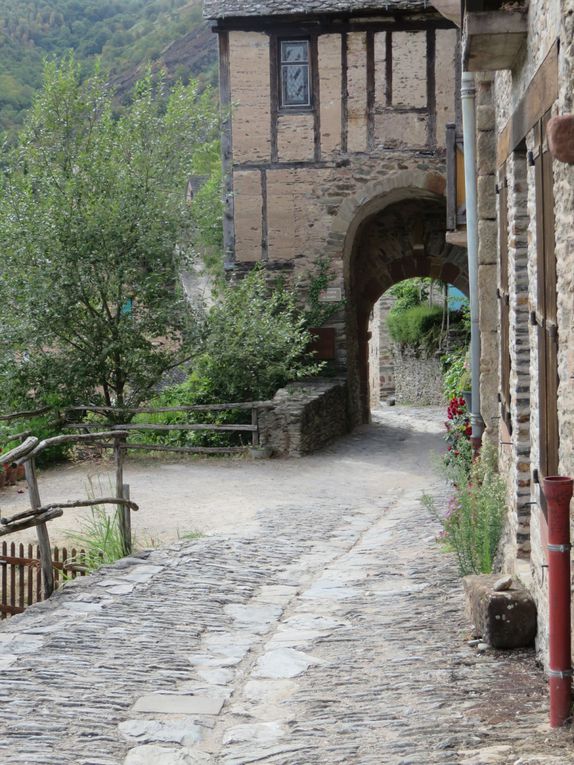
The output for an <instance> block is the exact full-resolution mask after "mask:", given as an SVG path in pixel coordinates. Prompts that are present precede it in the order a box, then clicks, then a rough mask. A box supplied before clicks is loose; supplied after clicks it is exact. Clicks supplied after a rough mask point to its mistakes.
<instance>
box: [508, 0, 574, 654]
mask: <svg viewBox="0 0 574 765" xmlns="http://www.w3.org/2000/svg"><path fill="white" fill-rule="evenodd" d="M573 11H574V2H573V0H536V2H531V3H530V4H529V6H528V37H527V42H526V45H525V46H524V47H523V51H522V57H521V59H520V60H519V61H518V62H517V65H516V67H515V68H514V69H513V71H512V72H501V73H498V74H497V75H496V97H495V103H496V127H497V130H498V132H500V131H502V130H503V128H504V127H505V125H506V123H507V120H508V119H509V117H510V116H511V115H512V114H513V112H514V110H515V109H516V108H517V105H518V103H519V101H520V99H521V98H522V97H523V96H524V95H525V92H526V89H527V87H528V84H529V82H530V80H531V78H532V76H533V74H534V73H535V72H536V70H537V69H538V67H539V66H540V65H541V63H542V62H543V61H544V59H545V57H546V55H547V54H548V52H549V50H550V48H551V47H552V45H553V44H554V42H555V40H556V38H557V37H558V36H560V41H561V46H560V53H559V83H560V93H559V98H558V101H557V103H556V104H555V106H554V107H553V110H552V111H553V113H554V114H556V113H568V112H571V111H572V106H573V104H572V87H573V84H572V83H573V82H574V80H573V59H574V52H573V51H574V49H573V46H572V34H573V31H574V29H573V27H574V22H573V18H572V13H573ZM535 143H536V142H535V136H534V131H533V130H530V132H529V133H528V134H527V135H526V150H527V151H534V150H535V149H537V146H536V145H535ZM514 159H515V158H514ZM514 159H512V158H511V160H510V161H509V166H513V165H514V167H515V168H516V164H515V163H514ZM553 170H554V197H555V211H554V212H555V243H556V261H557V293H558V337H559V351H558V367H559V379H560V382H559V389H558V417H559V431H560V470H561V472H564V473H570V474H571V473H572V471H573V470H574V459H573V457H572V451H573V447H574V443H573V427H574V395H573V392H572V385H571V377H572V375H573V374H574V353H573V352H572V348H573V347H574V333H573V327H572V294H573V292H572V287H573V285H572V273H573V272H574V247H573V245H574V236H573V233H572V215H573V210H574V174H573V172H572V170H573V168H572V167H569V166H566V165H562V164H561V163H559V162H554V166H553ZM526 180H527V186H528V191H527V217H526V216H524V215H523V214H521V216H520V218H521V222H520V225H521V226H522V225H524V224H525V223H527V224H528V234H527V239H526V241H525V239H524V236H523V234H522V233H521V232H517V233H518V235H519V237H520V238H521V240H522V244H526V245H527V268H528V305H527V306H526V305H524V303H522V308H521V310H522V319H521V322H520V332H522V336H524V329H523V325H524V318H525V312H526V310H530V311H531V310H535V308H536V305H537V294H536V291H537V255H536V253H537V232H536V194H535V172H534V167H532V166H528V167H527V169H526ZM516 201H517V203H518V202H519V201H520V203H521V204H522V213H524V212H525V204H524V200H519V199H518V198H517V200H516ZM511 233H512V232H511ZM525 254H526V253H525ZM521 257H522V256H521ZM512 297H513V298H514V299H515V300H516V301H517V302H518V300H519V299H522V300H524V297H522V298H520V295H519V294H518V293H517V294H515V295H513V296H512ZM511 328H512V333H511V334H512V335H515V337H511V347H513V353H514V356H513V359H514V357H515V356H516V354H517V352H518V343H519V341H520V336H519V335H517V334H516V330H517V326H516V325H515V326H514V327H512V325H511ZM528 332H529V375H528V378H529V379H528V387H529V399H528V403H529V433H528V436H529V441H528V443H529V446H530V467H531V469H532V468H533V467H536V466H537V465H538V464H539V455H540V437H541V436H540V432H539V387H538V376H539V372H538V337H537V329H536V327H534V326H531V325H530V326H529V329H528ZM513 344H514V345H513ZM520 359H521V360H519V359H518V358H516V363H518V364H523V363H524V362H525V359H526V352H525V351H522V353H521V354H520ZM521 369H523V367H521ZM523 382H524V385H522V386H521V385H519V384H518V381H517V379H516V378H513V380H512V387H513V390H512V391H511V394H512V393H514V394H516V393H517V392H518V393H519V392H520V389H521V388H522V391H523V404H524V405H525V404H526V401H527V398H526V390H525V388H526V381H525V379H524V375H523ZM517 385H518V387H517ZM523 409H524V406H523ZM515 414H517V413H513V417H514V416H515ZM523 415H524V411H523ZM522 425H524V427H522ZM522 425H520V430H521V431H522V434H523V435H522V439H521V441H522V444H523V446H524V451H523V455H522V456H524V454H525V453H526V444H527V441H526V438H527V433H526V428H525V426H526V422H522ZM519 442H520V440H519V439H517V440H516V443H514V442H513V446H512V449H513V450H514V449H515V451H514V453H513V454H512V455H511V457H510V458H509V460H510V461H512V463H513V467H514V470H515V471H516V476H518V472H519V471H521V469H522V480H523V481H525V480H526V465H525V464H524V465H522V467H521V466H520V459H521V455H520V454H519V450H518V445H519ZM524 488H526V486H525V485H524ZM530 494H531V496H530V501H536V504H534V505H531V513H530V545H531V555H530V576H529V578H528V584H529V586H530V588H531V591H532V594H533V595H534V598H535V600H536V603H537V607H538V635H537V647H538V650H539V653H540V655H541V658H542V660H543V661H544V662H545V663H546V662H547V658H548V657H547V648H548V617H547V615H548V590H547V575H546V572H547V569H546V568H545V566H546V563H547V561H546V549H545V544H546V542H545V528H544V526H545V520H544V517H543V514H542V510H541V508H540V505H539V498H540V487H539V486H538V485H532V486H531V488H530ZM527 499H528V497H527V494H526V492H524V494H523V495H522V497H519V501H520V502H522V503H523V504H525V502H526V501H527ZM520 514H522V520H523V521H526V510H525V509H523V511H522V513H521V511H520V508H519V515H518V516H517V518H516V521H517V523H519V522H520V520H521V518H520ZM517 530H518V531H519V529H517Z"/></svg>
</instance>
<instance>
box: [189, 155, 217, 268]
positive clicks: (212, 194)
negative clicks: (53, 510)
mask: <svg viewBox="0 0 574 765" xmlns="http://www.w3.org/2000/svg"><path fill="white" fill-rule="evenodd" d="M216 149H217V153H218V157H217V161H215V162H214V163H213V166H212V167H211V168H210V169H209V177H208V179H207V181H206V182H205V183H204V184H203V185H202V186H201V188H200V189H199V191H198V192H197V193H196V194H195V195H194V197H193V202H192V204H191V224H192V247H193V251H194V253H195V254H196V255H197V256H198V257H199V258H200V259H201V261H202V262H203V264H204V266H205V267H206V269H207V271H208V273H209V274H210V275H211V276H212V277H213V278H214V279H215V280H216V281H217V282H221V280H222V279H223V278H224V274H223V195H222V168H221V162H220V161H219V143H217V146H216Z"/></svg>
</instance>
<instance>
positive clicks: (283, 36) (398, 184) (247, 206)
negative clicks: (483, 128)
mask: <svg viewBox="0 0 574 765" xmlns="http://www.w3.org/2000/svg"><path fill="white" fill-rule="evenodd" d="M204 7H205V14H206V16H207V17H209V18H210V19H212V20H213V25H214V30H215V31H216V32H217V34H218V37H219V48H220V85H221V97H222V101H223V104H224V106H225V108H226V109H227V110H228V117H227V121H226V125H225V134H224V139H223V157H224V172H225V179H226V215H225V250H226V266H227V268H228V269H229V271H231V272H235V273H236V274H241V273H242V272H244V271H245V270H246V269H249V268H252V267H253V266H254V265H255V264H258V263H262V264H264V265H265V267H266V268H267V269H268V270H269V272H271V273H281V274H284V275H292V276H293V277H294V278H295V279H297V280H298V281H299V282H301V283H303V284H304V283H305V280H306V279H308V278H309V277H310V275H312V273H313V270H314V268H315V267H316V264H317V263H318V262H319V261H321V260H323V259H326V260H327V261H328V262H329V264H330V267H331V273H332V274H333V279H332V285H331V287H332V289H334V290H335V291H339V292H340V294H341V296H343V297H344V299H345V310H344V312H342V314H341V315H340V316H339V317H336V318H335V319H334V320H333V322H332V324H333V326H334V327H335V328H336V332H337V342H336V364H337V365H338V366H339V368H340V369H341V371H342V372H344V373H345V374H346V375H347V381H348V391H349V415H350V422H351V423H358V422H360V421H364V420H366V419H368V416H369V349H368V338H369V328H368V325H369V317H370V315H371V312H372V309H373V306H374V305H375V304H376V302H377V300H378V299H379V298H380V296H381V295H382V294H383V293H384V292H385V291H386V290H387V289H388V288H389V287H390V286H392V284H394V283H396V282H398V281H401V280H402V279H404V278H408V277H412V276H433V277H436V278H440V279H443V280H445V281H448V282H450V283H452V284H454V285H456V286H458V287H459V288H461V289H462V290H463V291H466V290H467V281H468V280H467V266H466V251H465V250H464V249H463V248H461V247H457V246H454V245H451V244H447V243H446V241H445V228H446V225H445V221H446V216H445V133H446V124H447V123H448V122H451V123H453V122H457V123H459V122H460V120H459V118H458V117H459V108H458V105H457V104H458V101H457V96H456V94H457V93H458V90H459V88H458V85H457V82H458V79H459V65H458V62H459V59H460V53H459V32H458V30H457V28H456V26H455V25H454V24H453V23H452V21H450V20H448V19H446V18H445V17H444V16H442V15H441V14H440V13H438V11H436V10H435V9H434V8H432V7H431V6H429V5H428V4H427V3H426V2H425V0H389V2H386V3H384V4H382V3H379V2H376V0H353V1H351V0H310V1H309V2H305V3H292V2H289V3H288V2H285V1H284V0H264V1H263V2H250V1H249V0H247V1H245V0H241V1H240V0H205V3H204Z"/></svg>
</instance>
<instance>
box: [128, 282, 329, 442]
mask: <svg viewBox="0 0 574 765" xmlns="http://www.w3.org/2000/svg"><path fill="white" fill-rule="evenodd" d="M219 298H220V299H219V302H218V303H217V304H216V305H215V306H214V307H213V308H212V309H211V311H210V314H209V316H208V320H207V337H206V342H205V348H204V352H203V354H202V355H200V356H199V357H198V358H197V359H195V360H194V361H193V368H192V370H191V371H190V373H189V375H188V377H187V379H186V380H185V381H184V382H182V383H180V384H178V385H175V386H172V387H170V388H167V389H165V390H164V391H162V392H161V393H160V394H158V395H157V396H155V397H154V398H153V399H152V400H151V401H150V402H149V404H150V406H192V405H195V404H209V403H226V402H230V403H233V402H243V401H259V400H265V399H268V398H271V397H272V396H273V395H274V394H275V392H276V391H277V389H278V388H281V387H283V386H284V385H286V384H287V383H288V382H291V381H293V380H297V379H300V378H302V377H307V376H311V375H314V374H317V373H318V372H319V371H320V370H321V369H322V365H321V364H318V363H317V362H315V361H314V360H313V358H312V356H310V355H309V354H308V352H307V347H308V344H309V340H310V335H309V333H308V331H307V329H306V313H305V310H304V309H303V308H301V307H300V306H299V305H298V303H297V300H296V295H295V292H293V291H290V290H288V289H286V288H285V287H283V286H276V287H275V288H274V289H270V288H269V286H268V285H267V283H266V281H265V273H264V271H263V270H262V269H255V270H254V271H252V272H251V273H250V274H249V275H248V276H246V277H245V278H244V279H243V280H242V281H240V282H239V283H237V284H231V285H226V286H224V287H223V289H222V292H221V294H220V296H219ZM134 421H135V422H157V423H172V424H175V423H194V422H209V423H217V424H223V423H226V422H234V423H248V422H250V412H249V411H245V410H227V411H224V412H213V413H212V412H200V413H197V412H168V413H161V414H157V415H141V416H137V417H136V418H135V419H134ZM249 440H250V434H249V433H243V434H242V433H226V432H223V433H221V432H203V431H200V432H198V431H171V432H169V433H167V434H164V433H162V434H160V433H153V432H147V433H144V434H141V435H140V436H139V442H140V443H149V444H152V443H153V444H158V443H159V444H166V445H170V446H239V445H243V444H245V443H248V442H249Z"/></svg>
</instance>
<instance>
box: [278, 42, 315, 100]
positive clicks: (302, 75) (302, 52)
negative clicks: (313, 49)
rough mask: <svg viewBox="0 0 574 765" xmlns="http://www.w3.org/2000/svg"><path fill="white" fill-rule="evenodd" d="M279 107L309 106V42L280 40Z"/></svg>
mask: <svg viewBox="0 0 574 765" xmlns="http://www.w3.org/2000/svg"><path fill="white" fill-rule="evenodd" d="M280 73H281V106H282V107H287V108H289V107H291V108H293V107H305V106H311V91H310V78H309V41H308V40H281V43H280Z"/></svg>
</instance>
